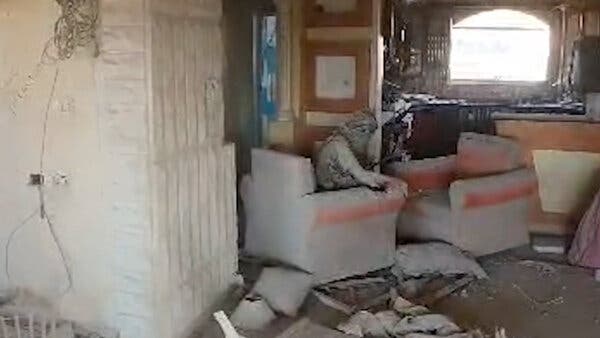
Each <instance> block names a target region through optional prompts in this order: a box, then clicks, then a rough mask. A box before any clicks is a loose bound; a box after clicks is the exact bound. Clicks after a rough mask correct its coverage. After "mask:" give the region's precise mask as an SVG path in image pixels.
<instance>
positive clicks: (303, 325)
mask: <svg viewBox="0 0 600 338" xmlns="http://www.w3.org/2000/svg"><path fill="white" fill-rule="evenodd" d="M317 337H318V338H350V337H352V336H348V335H346V334H343V333H341V332H338V331H335V330H331V329H328V328H326V327H324V326H321V325H317V324H315V323H313V322H311V321H310V320H309V319H306V318H303V319H301V320H299V321H298V322H296V323H295V324H294V325H292V326H291V327H290V328H289V329H287V330H286V331H285V332H283V333H282V334H280V335H279V336H277V338H317Z"/></svg>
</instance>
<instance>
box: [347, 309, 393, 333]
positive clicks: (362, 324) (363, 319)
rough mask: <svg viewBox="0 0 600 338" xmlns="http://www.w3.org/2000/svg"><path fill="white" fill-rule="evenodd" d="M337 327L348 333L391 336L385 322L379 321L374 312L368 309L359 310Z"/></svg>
mask: <svg viewBox="0 0 600 338" xmlns="http://www.w3.org/2000/svg"><path fill="white" fill-rule="evenodd" d="M337 329H338V330H340V331H342V332H344V333H346V334H350V335H354V336H358V337H365V336H373V337H386V338H388V337H390V336H389V335H388V334H387V331H386V329H385V327H384V326H383V323H382V322H381V321H379V319H378V318H377V317H376V316H375V315H374V314H372V313H370V312H368V311H360V312H358V313H357V314H355V315H354V316H352V317H350V319H349V320H348V321H347V322H346V323H342V324H340V325H338V327H337Z"/></svg>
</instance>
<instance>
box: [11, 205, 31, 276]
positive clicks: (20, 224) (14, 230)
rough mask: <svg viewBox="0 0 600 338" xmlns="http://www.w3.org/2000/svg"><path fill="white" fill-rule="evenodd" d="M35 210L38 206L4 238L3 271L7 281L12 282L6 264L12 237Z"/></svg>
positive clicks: (25, 223)
mask: <svg viewBox="0 0 600 338" xmlns="http://www.w3.org/2000/svg"><path fill="white" fill-rule="evenodd" d="M37 212H38V208H35V209H34V210H33V212H32V213H31V214H30V215H29V216H27V217H25V218H24V219H23V220H22V221H21V222H20V223H19V225H17V226H16V227H15V228H14V229H13V230H12V231H11V232H10V235H8V239H7V240H6V244H5V245H4V273H5V274H6V278H7V279H8V281H9V282H12V280H11V277H10V271H9V266H8V263H9V262H10V244H11V243H12V241H13V238H14V237H15V235H16V234H17V233H18V232H19V230H21V229H23V227H25V226H26V225H27V223H29V221H31V219H32V218H33V217H34V216H35V215H36V214H37Z"/></svg>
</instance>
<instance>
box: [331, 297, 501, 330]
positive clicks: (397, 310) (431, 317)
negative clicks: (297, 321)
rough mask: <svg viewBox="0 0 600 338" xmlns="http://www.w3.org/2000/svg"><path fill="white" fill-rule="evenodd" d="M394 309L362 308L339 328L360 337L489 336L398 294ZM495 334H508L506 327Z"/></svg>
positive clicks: (393, 304)
mask: <svg viewBox="0 0 600 338" xmlns="http://www.w3.org/2000/svg"><path fill="white" fill-rule="evenodd" d="M391 307H392V310H388V311H382V312H378V313H376V314H375V315H373V314H372V313H371V312H368V311H360V312H358V313H356V314H355V315H353V316H352V317H350V319H349V320H348V321H347V322H345V323H342V324H340V325H338V327H337V329H338V330H340V331H342V332H344V333H346V334H348V335H353V336H357V337H391V338H442V337H445V338H485V337H487V336H485V335H484V334H482V333H481V331H479V330H475V331H469V332H465V331H464V330H462V329H461V328H460V327H459V326H458V325H456V324H455V323H454V322H453V321H452V320H450V319H449V318H448V317H446V316H443V315H440V314H432V313H431V311H430V310H429V309H428V308H426V307H424V306H420V305H415V304H413V303H411V302H410V301H408V300H406V299H404V298H402V297H397V298H396V299H395V301H393V302H392V303H391ZM493 337H494V338H506V333H505V332H504V330H497V331H496V334H495V336H493Z"/></svg>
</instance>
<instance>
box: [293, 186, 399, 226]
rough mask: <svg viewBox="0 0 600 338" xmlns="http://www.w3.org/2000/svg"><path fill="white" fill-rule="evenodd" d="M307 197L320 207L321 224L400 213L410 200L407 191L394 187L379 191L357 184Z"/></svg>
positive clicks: (317, 214)
mask: <svg viewBox="0 0 600 338" xmlns="http://www.w3.org/2000/svg"><path fill="white" fill-rule="evenodd" d="M303 199H306V200H307V201H310V203H311V204H312V205H313V208H315V209H316V223H317V224H338V223H345V222H352V221H358V220H361V219H365V218H369V217H374V216H377V215H382V214H388V213H397V212H399V211H400V210H401V209H402V207H403V206H404V203H405V202H406V191H405V189H391V190H389V191H386V192H378V191H372V190H370V189H368V188H354V189H347V190H340V191H328V192H321V193H316V194H311V195H307V196H305V197H304V198H303Z"/></svg>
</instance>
